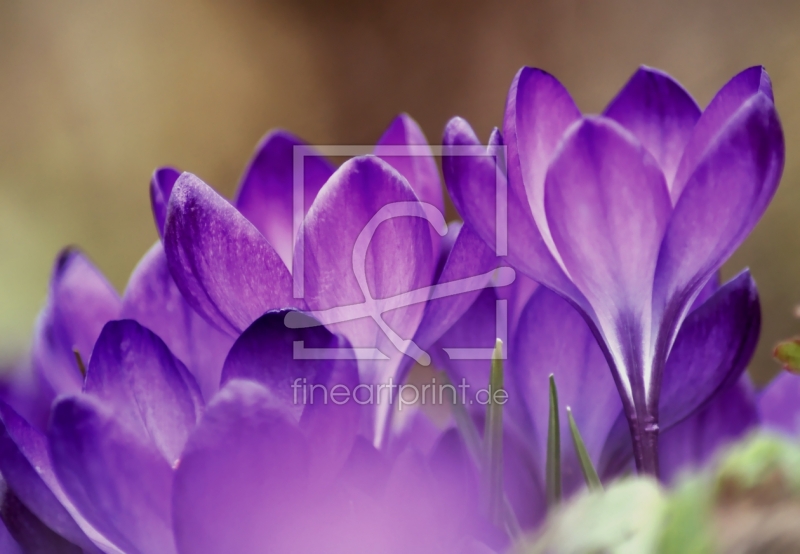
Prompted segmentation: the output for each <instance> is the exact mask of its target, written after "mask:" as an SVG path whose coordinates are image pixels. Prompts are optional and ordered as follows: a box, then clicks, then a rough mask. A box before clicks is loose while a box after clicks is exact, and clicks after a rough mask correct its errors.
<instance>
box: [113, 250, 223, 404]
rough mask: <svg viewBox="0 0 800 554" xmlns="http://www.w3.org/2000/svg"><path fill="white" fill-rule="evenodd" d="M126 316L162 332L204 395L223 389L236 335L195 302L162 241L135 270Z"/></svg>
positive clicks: (125, 302) (124, 300)
mask: <svg viewBox="0 0 800 554" xmlns="http://www.w3.org/2000/svg"><path fill="white" fill-rule="evenodd" d="M120 318H122V319H134V320H136V321H138V322H139V323H140V324H142V325H143V326H145V327H147V328H148V329H150V330H151V331H153V332H154V333H155V334H157V335H158V336H159V338H161V340H163V341H164V342H165V343H166V345H167V347H169V350H170V352H172V353H173V354H174V355H175V357H177V358H178V359H179V360H181V361H182V362H183V363H184V364H186V366H187V367H188V368H189V371H191V372H192V375H194V377H195V379H197V384H198V385H199V386H200V390H201V392H202V393H203V398H211V397H212V396H213V395H214V394H215V393H216V392H217V390H218V389H219V377H220V372H221V371H222V364H223V363H224V362H225V356H227V354H228V350H230V347H231V345H232V344H233V341H234V339H233V337H231V336H230V335H228V334H227V333H223V332H222V331H220V330H218V329H217V328H216V327H214V326H213V325H211V324H210V323H208V322H207V321H206V320H205V319H204V318H203V317H201V316H200V314H198V313H197V312H196V311H194V310H193V309H192V307H191V306H189V304H188V303H187V302H186V300H185V299H184V298H183V295H182V294H181V292H180V290H178V287H177V285H176V284H175V281H174V279H173V278H172V274H170V272H169V267H168V265H167V257H166V254H165V253H164V247H163V245H162V244H161V242H160V241H159V242H157V243H155V244H154V245H153V247H152V248H150V250H149V251H148V252H147V253H146V254H145V255H144V257H143V258H142V260H141V261H140V262H139V264H138V265H137V266H136V268H135V269H134V270H133V273H132V274H131V278H130V280H129V281H128V286H127V288H126V289H125V294H124V296H123V298H122V312H121V313H120Z"/></svg>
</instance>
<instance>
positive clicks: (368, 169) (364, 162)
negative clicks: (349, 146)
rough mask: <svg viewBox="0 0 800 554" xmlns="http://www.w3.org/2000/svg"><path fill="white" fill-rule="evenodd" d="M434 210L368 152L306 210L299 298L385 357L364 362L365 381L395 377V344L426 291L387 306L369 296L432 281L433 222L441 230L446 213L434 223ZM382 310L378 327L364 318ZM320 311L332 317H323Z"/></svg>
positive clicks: (410, 330) (413, 324) (407, 331)
mask: <svg viewBox="0 0 800 554" xmlns="http://www.w3.org/2000/svg"><path fill="white" fill-rule="evenodd" d="M434 215H435V214H431V213H429V212H428V211H425V209H424V208H423V205H422V204H420V202H419V201H418V200H417V196H416V195H415V194H414V191H413V190H412V189H411V187H410V186H409V184H408V182H407V181H406V180H405V179H404V178H403V177H402V176H401V175H400V174H399V173H397V172H396V171H395V170H394V169H392V168H391V167H390V166H389V165H388V164H387V163H386V162H384V161H382V160H381V159H380V158H376V157H373V156H366V157H359V158H353V159H351V160H348V161H347V162H345V163H344V164H343V165H342V166H341V167H340V168H339V170H338V171H337V172H336V173H335V174H334V175H333V177H331V179H330V180H329V181H328V183H327V184H326V185H325V186H324V187H323V188H322V190H321V191H320V194H319V196H318V197H317V200H316V201H315V202H314V205H313V206H312V207H311V209H310V210H309V212H308V216H307V217H306V221H305V223H304V227H303V240H302V241H298V243H297V246H296V247H297V251H296V253H295V259H296V260H297V258H298V257H303V260H304V299H305V301H306V303H307V304H308V306H309V308H311V310H313V311H314V314H315V317H318V319H320V320H321V321H322V322H323V323H325V324H326V326H328V328H329V329H331V330H332V331H335V332H337V333H340V334H342V335H344V336H345V337H346V338H347V339H348V340H349V342H350V343H351V344H352V346H353V347H355V348H375V347H377V348H378V349H379V350H380V351H381V352H383V353H384V354H385V355H386V356H387V357H388V358H390V360H389V361H386V362H380V361H377V360H370V361H367V363H365V364H364V365H362V366H361V370H362V378H363V379H364V380H366V381H369V382H375V381H377V380H385V379H388V378H389V377H390V376H391V375H393V373H394V371H395V370H396V368H397V365H398V363H400V352H401V348H398V346H401V347H402V348H405V344H403V345H400V344H398V342H399V340H403V341H405V340H407V339H408V338H410V337H413V335H414V332H415V331H416V329H417V327H418V325H419V322H420V321H421V319H422V313H423V311H424V309H425V304H424V300H426V299H427V295H428V293H427V292H426V291H423V294H422V295H420V296H419V297H420V300H419V301H418V302H419V303H414V304H410V305H408V306H405V307H399V308H397V309H392V310H390V311H389V310H386V309H384V308H382V307H381V305H380V303H379V302H375V301H374V299H387V298H391V297H394V296H397V295H401V294H403V293H409V292H411V291H414V290H417V289H423V288H424V287H427V286H430V285H431V284H432V280H433V275H434V271H435V269H436V267H435V266H436V262H435V257H434V256H433V253H432V250H431V244H430V232H429V229H430V227H431V223H434V224H435V227H436V228H437V229H439V231H440V232H442V233H443V232H444V231H443V230H442V229H441V227H444V218H443V217H442V218H441V219H440V220H438V221H437V219H436V218H435V217H434ZM439 215H441V214H439ZM429 221H430V222H431V223H429ZM331 309H335V310H333V311H328V312H325V311H326V310H331ZM381 312H385V313H383V314H382V315H380V316H379V317H381V318H382V320H383V322H385V327H383V328H382V327H381V326H379V323H380V322H378V321H377V320H375V319H373V318H372V317H370V316H375V315H377V314H379V313H381ZM326 313H327V314H328V315H330V316H331V317H332V318H333V319H334V320H336V321H327V320H326ZM338 316H341V317H338ZM389 334H395V338H394V339H392V338H391V337H389ZM398 337H399V338H400V339H398ZM376 372H380V375H377V374H376Z"/></svg>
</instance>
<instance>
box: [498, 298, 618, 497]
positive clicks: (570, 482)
mask: <svg viewBox="0 0 800 554" xmlns="http://www.w3.org/2000/svg"><path fill="white" fill-rule="evenodd" d="M509 356H510V357H509V362H508V366H509V371H508V374H509V381H510V383H511V385H510V388H511V390H510V391H509V402H510V403H512V404H513V403H514V402H519V401H520V400H521V401H522V402H524V404H525V406H524V409H525V410H526V411H527V413H528V414H529V417H530V418H531V420H532V423H533V426H534V429H535V437H536V440H538V451H539V452H540V453H541V454H542V455H543V454H544V452H546V443H545V441H546V440H547V434H548V431H547V426H548V413H549V390H548V386H547V382H548V376H549V375H550V374H551V373H552V374H553V375H554V377H555V380H556V385H557V387H558V396H559V403H560V404H561V405H562V406H564V407H566V406H569V407H570V408H571V409H572V414H573V416H574V417H575V421H576V423H577V425H578V428H579V429H580V431H581V435H582V437H583V439H584V441H585V443H586V448H587V450H588V452H589V456H590V457H591V458H592V460H593V461H594V462H595V463H597V461H598V460H599V458H600V453H601V451H602V449H603V444H604V442H605V438H606V436H607V435H608V432H609V430H610V429H611V427H612V425H613V424H614V421H615V420H616V418H617V415H618V414H619V413H620V411H621V410H622V403H621V401H620V398H619V393H618V392H617V389H616V386H615V384H614V379H613V377H612V375H611V370H610V369H609V367H608V362H606V359H605V357H604V355H603V352H602V350H600V347H599V346H598V344H597V339H596V338H595V337H594V335H593V334H592V331H591V329H590V328H589V326H588V325H587V324H586V322H585V321H584V319H583V317H582V316H581V315H580V313H578V311H577V310H575V308H573V307H572V306H570V305H569V304H568V303H567V302H566V301H565V300H564V299H562V298H560V297H559V296H558V295H556V294H555V293H553V292H551V291H549V290H548V289H546V288H544V287H539V288H538V289H537V290H536V292H535V293H534V294H533V296H532V297H531V299H530V301H529V302H528V304H527V306H525V309H524V310H523V312H522V314H521V316H520V320H519V326H518V327H517V332H516V334H515V336H514V341H513V343H512V344H511V351H510V353H509ZM561 422H562V429H561V436H562V437H569V425H568V421H567V418H566V417H562V419H561ZM562 445H563V447H562V448H563V450H564V454H565V455H564V460H563V466H562V467H563V469H562V478H563V481H564V488H565V491H566V492H572V491H574V490H576V489H577V488H579V487H580V486H582V484H583V476H582V474H581V473H580V466H579V464H578V459H577V456H576V454H575V452H574V450H573V447H572V443H571V442H570V441H569V440H568V439H564V438H562ZM543 462H544V459H542V463H543Z"/></svg>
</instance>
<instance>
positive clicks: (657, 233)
mask: <svg viewBox="0 0 800 554" xmlns="http://www.w3.org/2000/svg"><path fill="white" fill-rule="evenodd" d="M545 187H546V188H545V208H546V211H547V219H548V222H549V223H550V231H551V233H552V235H553V241H554V242H555V245H556V247H557V248H558V251H559V253H560V254H561V258H562V260H563V262H564V265H565V267H566V269H567V271H568V272H569V274H570V277H571V278H572V280H573V282H574V283H575V284H576V285H577V287H578V288H579V289H580V290H581V291H582V292H583V294H585V295H586V298H587V299H588V301H589V302H590V304H591V305H592V306H593V308H594V310H595V313H596V314H597V324H598V325H599V327H600V329H601V332H602V333H603V335H604V336H605V340H606V345H607V347H608V348H609V349H610V353H611V356H612V357H613V358H614V360H615V361H616V363H617V365H618V367H617V368H616V372H617V373H619V374H620V375H619V377H618V378H619V379H620V380H621V385H622V387H623V389H622V390H621V393H622V394H625V395H626V396H628V397H630V396H631V394H632V393H631V387H632V385H631V384H630V381H632V380H640V379H644V387H645V389H644V390H648V389H649V379H650V375H649V371H648V366H647V365H646V364H642V363H641V362H637V361H634V359H635V358H636V357H637V356H641V355H642V352H644V351H646V349H647V347H646V340H647V339H649V331H650V318H651V314H650V310H649V305H650V300H651V293H652V285H653V274H654V271H655V268H656V259H657V255H658V247H659V244H660V243H661V239H662V237H663V234H664V230H665V229H666V226H667V222H668V221H669V216H670V212H671V208H672V206H671V204H670V201H669V193H668V191H667V186H666V183H665V181H664V176H663V174H662V173H661V170H660V169H659V167H658V165H657V164H656V162H655V160H654V159H653V157H652V156H651V155H650V154H649V153H648V152H647V151H646V150H644V148H643V147H642V146H641V145H640V144H639V143H638V142H636V141H635V139H634V138H633V137H632V136H631V135H630V134H628V133H627V132H625V131H624V130H623V129H622V128H621V127H620V126H619V125H617V124H616V123H614V122H613V121H611V120H609V119H606V118H602V117H598V118H591V119H584V120H583V121H582V122H581V123H580V124H578V125H576V126H574V127H573V128H572V129H571V130H570V131H569V133H568V134H567V137H566V138H565V139H564V144H563V145H562V147H561V148H560V150H559V153H558V154H557V156H556V157H555V158H554V159H553V162H552V163H551V165H550V169H549V170H548V173H547V182H546V185H545ZM623 360H628V361H627V362H624V361H623ZM637 365H638V366H639V367H636V366H637ZM642 367H644V371H643V373H642V374H637V372H639V371H641V370H642ZM634 368H635V369H634ZM625 372H628V373H629V374H628V375H626V373H625ZM631 372H633V373H631Z"/></svg>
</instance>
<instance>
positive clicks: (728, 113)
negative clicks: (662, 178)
mask: <svg viewBox="0 0 800 554" xmlns="http://www.w3.org/2000/svg"><path fill="white" fill-rule="evenodd" d="M759 94H761V95H763V96H765V97H766V98H767V99H768V100H769V101H770V102H772V103H774V102H775V99H774V97H773V95H772V82H771V81H770V78H769V75H767V72H766V70H765V69H764V68H763V67H761V66H754V67H750V68H748V69H745V70H744V71H742V72H740V73H739V74H737V75H736V76H734V77H733V78H732V79H731V80H730V81H728V82H727V83H726V84H725V86H724V87H722V88H721V89H720V90H719V91H718V92H717V94H716V95H715V96H714V98H713V99H712V100H711V102H710V103H709V104H708V106H707V107H706V109H705V110H703V115H702V116H701V117H700V119H699V120H698V121H697V123H696V125H695V127H694V130H693V131H692V137H691V139H690V140H689V143H688V144H687V145H686V149H685V153H684V156H683V159H681V163H680V166H679V167H678V172H677V174H676V175H675V181H674V183H675V185H674V186H673V187H672V191H671V192H672V199H673V203H675V202H676V201H677V199H678V197H679V196H680V195H681V193H682V192H683V189H684V187H685V186H686V185H687V183H688V181H689V179H690V178H691V175H692V173H694V171H695V170H696V169H697V166H698V165H700V163H701V162H702V159H703V158H704V157H705V155H706V152H707V151H708V149H709V148H710V147H711V146H712V144H713V142H714V141H715V140H716V139H717V135H718V134H719V133H720V132H722V131H723V130H724V128H725V126H726V125H728V123H729V122H730V121H731V119H732V118H733V117H734V116H735V115H736V113H737V112H738V111H739V110H740V109H741V108H742V107H743V106H744V105H745V104H746V103H747V102H749V101H750V100H752V99H753V98H754V97H755V96H758V95H759Z"/></svg>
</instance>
